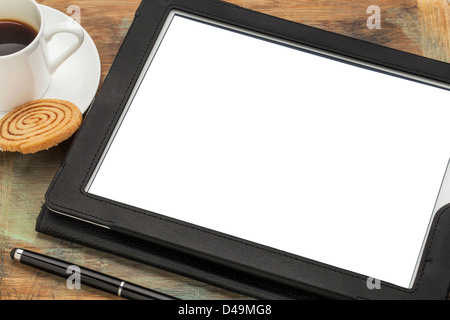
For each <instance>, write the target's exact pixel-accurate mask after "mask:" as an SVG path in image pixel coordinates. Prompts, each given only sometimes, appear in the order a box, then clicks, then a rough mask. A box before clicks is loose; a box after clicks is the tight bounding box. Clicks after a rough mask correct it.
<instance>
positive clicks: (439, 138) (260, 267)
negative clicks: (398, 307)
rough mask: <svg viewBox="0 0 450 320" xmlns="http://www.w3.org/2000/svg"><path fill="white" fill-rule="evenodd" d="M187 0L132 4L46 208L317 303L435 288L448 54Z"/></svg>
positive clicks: (445, 199)
mask: <svg viewBox="0 0 450 320" xmlns="http://www.w3.org/2000/svg"><path fill="white" fill-rule="evenodd" d="M195 3H196V4H194V1H192V2H190V1H188V2H184V1H180V2H177V1H175V2H173V3H171V4H167V3H165V2H164V1H150V2H149V4H146V5H148V8H150V5H151V6H152V7H153V10H150V9H148V8H147V9H146V8H145V6H143V8H142V10H143V12H144V11H145V10H148V12H150V11H152V12H151V13H149V15H153V16H152V19H153V21H152V23H150V25H151V26H150V27H149V26H146V29H145V31H146V32H143V28H144V26H138V23H137V22H136V21H135V23H134V24H133V26H132V28H131V30H130V33H129V35H128V36H127V39H126V40H125V42H124V45H123V46H122V48H121V51H120V52H119V54H118V57H117V59H116V61H115V63H114V65H113V67H112V69H111V71H112V73H113V75H112V76H108V78H107V81H106V82H105V85H104V88H103V89H102V93H101V95H100V97H99V100H98V101H97V102H96V103H95V104H94V106H93V108H92V110H91V112H90V114H89V115H88V117H87V118H86V120H85V123H84V124H83V127H82V130H81V131H80V133H79V135H78V136H77V139H76V141H75V143H74V146H73V147H72V149H71V152H70V154H69V156H68V157H67V159H66V161H65V163H64V165H63V166H62V167H61V170H60V172H59V173H58V175H57V177H55V180H54V183H53V184H52V187H51V188H50V190H49V192H48V194H47V201H46V203H47V206H48V208H49V209H50V210H52V211H53V212H56V213H61V214H63V215H67V216H70V217H73V218H75V219H80V220H82V221H84V222H86V223H93V224H96V225H100V226H102V227H104V228H108V229H111V230H114V231H117V232H120V233H124V234H127V235H131V236H133V237H137V238H141V239H145V240H147V241H150V242H155V243H159V244H162V245H164V246H167V247H168V248H174V249H176V250H180V251H182V252H186V253H188V254H192V255H193V256H196V257H200V258H202V259H206V260H208V261H214V262H216V263H219V264H223V265H227V266H229V267H231V268H236V269H237V270H240V271H242V272H248V273H251V274H255V275H258V276H261V277H262V278H267V279H270V280H271V281H278V282H280V283H284V284H288V285H291V286H294V287H298V288H301V289H305V288H307V289H308V290H311V291H312V292H314V293H316V294H320V295H324V296H332V297H353V298H355V297H358V298H376V297H393V298H406V297H415V296H418V297H427V295H429V296H430V297H435V296H434V295H435V294H434V293H431V292H429V291H430V290H431V289H427V290H426V292H425V293H422V291H420V290H418V288H417V286H418V285H419V284H420V283H421V282H422V283H423V282H424V281H423V278H424V261H425V260H427V257H426V256H427V254H428V251H429V247H428V246H429V245H430V239H431V238H432V237H433V236H434V232H436V231H435V230H436V224H438V221H439V220H440V217H441V216H442V215H443V213H444V212H445V210H443V209H442V208H443V207H445V206H446V205H447V204H448V203H450V190H449V188H450V176H449V177H447V175H446V172H447V166H448V162H449V159H450V148H448V143H447V141H448V139H449V138H450V134H449V133H448V129H447V128H446V123H447V120H446V119H448V118H450V108H449V105H448V101H449V98H450V84H449V83H450V80H449V74H448V73H447V74H446V73H445V72H446V71H448V70H449V66H448V64H444V63H440V62H437V61H431V60H428V59H425V58H421V57H417V56H413V55H409V54H406V53H401V52H397V51H395V50H391V49H387V48H380V47H379V46H375V45H370V44H368V43H364V42H360V41H358V40H354V39H347V38H341V37H339V36H337V35H331V34H328V33H325V32H324V33H322V32H319V33H318V35H321V36H322V37H321V38H319V39H321V40H320V41H319V42H318V43H313V42H312V41H311V40H308V39H306V38H308V36H309V37H313V36H315V34H310V35H308V32H306V31H309V32H311V30H310V29H309V28H306V29H303V28H305V27H304V26H302V27H301V28H302V29H299V30H298V31H299V33H298V34H297V35H296V36H298V37H300V40H299V39H296V38H294V37H292V36H291V35H290V34H289V33H286V32H285V31H284V30H285V28H286V27H289V26H296V27H297V24H293V23H288V22H287V21H282V20H280V19H275V18H273V17H269V16H265V15H261V14H257V13H253V12H250V11H248V10H244V9H241V8H237V7H234V6H229V5H225V4H221V3H218V2H211V1H199V2H195ZM224 5H225V7H224V8H226V10H221V9H223V7H222V6H224ZM215 10H216V11H215ZM219 12H220V14H219ZM157 18H158V19H157ZM156 22H157V23H156ZM138 28H139V29H140V36H137V35H138V34H139V31H137V30H138ZM282 31H283V32H284V33H283V32H282ZM314 32H316V31H313V33H314ZM150 34H151V37H150V36H149V35H150ZM302 37H304V38H303V39H302ZM328 37H330V38H328ZM341 39H343V43H342V44H341V45H343V46H344V47H345V46H346V45H353V47H348V48H346V49H348V52H345V51H344V50H342V49H341V48H339V45H338V46H337V47H335V48H333V45H335V41H338V40H341ZM315 41H318V40H317V39H315ZM347 41H349V42H348V43H347ZM142 42H144V43H145V45H143V44H142ZM327 46H329V47H327ZM366 46H367V47H366ZM372 46H373V47H372ZM133 49H134V50H133ZM368 49H373V50H369V51H367V50H368ZM361 51H365V53H366V54H368V56H367V57H366V56H364V55H363V54H362V53H361ZM380 59H381V60H380ZM395 60H399V61H400V62H401V63H400V64H396V63H393V61H394V62H395ZM412 64H415V66H414V69H412V68H411V65H412ZM442 68H444V69H442ZM442 71H444V72H442ZM120 73H122V78H121V77H118V75H119V74H120ZM108 80H109V81H108ZM115 90H117V92H114V91H115ZM446 227H447V228H448V227H449V226H448V225H447V226H446ZM435 245H436V244H435ZM442 254H443V255H446V256H447V257H444V258H446V259H447V260H446V261H448V252H447V253H446V252H445V251H444V252H442ZM428 259H429V257H428ZM442 264H443V263H442ZM447 266H448V265H447ZM441 267H443V268H444V269H445V265H441ZM433 276H434V277H435V278H436V279H441V280H442V279H444V282H445V281H446V282H445V283H444V284H442V288H444V290H443V291H442V288H435V289H436V290H437V291H438V290H439V292H440V293H439V294H440V295H441V296H444V295H445V294H443V293H442V292H446V291H445V288H446V289H448V284H449V278H445V277H447V276H448V273H447V274H436V275H433ZM425 278H427V277H426V276H425ZM374 283H377V284H379V286H380V287H382V288H383V289H382V290H377V289H376V288H375V290H374V286H373V284H374ZM445 285H447V286H445ZM422 286H423V285H422ZM431 287H433V286H432V285H430V288H431ZM436 294H437V293H436Z"/></svg>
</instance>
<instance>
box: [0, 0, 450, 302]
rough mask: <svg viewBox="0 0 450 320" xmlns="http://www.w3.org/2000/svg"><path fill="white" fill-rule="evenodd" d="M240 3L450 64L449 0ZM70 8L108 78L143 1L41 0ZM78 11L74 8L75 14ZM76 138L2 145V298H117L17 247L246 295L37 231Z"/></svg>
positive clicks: (182, 292)
mask: <svg viewBox="0 0 450 320" xmlns="http://www.w3.org/2000/svg"><path fill="white" fill-rule="evenodd" d="M229 1H230V2H233V3H235V4H238V5H240V6H243V7H246V8H249V9H253V10H256V11H261V12H264V13H268V14H271V15H275V16H278V17H281V18H284V19H288V20H293V21H296V22H301V23H304V24H307V25H311V26H314V27H318V28H321V29H325V30H329V31H333V32H336V33H340V34H344V35H348V36H351V37H354V38H359V39H363V40H367V41H370V42H374V43H377V44H381V45H385V46H388V47H392V48H396V49H399V50H403V51H407V52H411V53H414V54H418V55H423V56H426V57H429V58H433V59H437V60H441V61H445V62H449V63H450V1H448V0H417V1H413V0H398V1H390V0H377V1H373V0H371V1H366V0H362V1H353V0H327V1H325V0H229ZM38 2H39V3H42V4H44V5H47V6H51V7H53V8H55V9H58V10H60V11H62V12H64V13H67V12H68V11H67V8H68V7H69V6H71V5H75V6H78V7H79V8H80V9H81V24H82V26H83V27H84V28H85V29H86V30H87V32H88V33H89V34H90V35H91V37H92V38H93V40H94V42H95V43H96V45H97V48H98V51H99V53H100V58H101V62H102V80H101V81H102V82H103V79H104V77H105V75H106V73H107V72H108V69H109V67H110V65H111V63H112V61H113V59H114V57H115V55H116V53H117V51H118V49H119V47H120V45H121V43H122V40H123V39H124V37H125V35H126V33H127V31H128V28H129V26H130V25H131V23H132V21H133V16H134V12H135V10H136V9H137V7H138V5H139V2H140V1H139V0H70V1H67V0H38ZM370 5H377V6H379V7H380V9H381V29H369V28H368V27H367V24H366V22H367V19H368V18H369V16H370V14H368V13H367V12H366V11H367V8H368V7H369V6H370ZM72 14H73V12H72V11H69V15H72ZM70 142H71V141H70V140H69V141H67V142H65V143H62V144H61V145H59V146H58V147H55V148H52V149H50V150H49V151H45V152H40V153H37V154H33V155H25V156H24V155H20V154H16V153H4V152H3V153H2V152H0V299H119V298H116V297H114V296H112V295H109V294H105V293H102V292H100V291H97V290H94V289H90V288H87V287H83V289H82V292H80V291H78V290H68V289H67V288H66V284H65V281H63V280H62V279H60V278H57V277H55V276H52V275H48V274H45V273H43V272H40V271H36V270H34V269H31V268H29V267H26V266H23V265H19V264H17V263H14V262H13V261H12V260H11V259H10V257H9V251H10V250H11V248H13V247H24V248H28V249H30V250H35V251H38V252H41V253H44V254H49V255H51V256H54V257H57V258H60V259H64V260H68V261H71V262H73V263H76V264H80V265H84V266H90V267H91V268H93V269H95V270H98V271H100V272H105V273H107V274H110V275H113V276H116V277H119V278H124V279H126V280H129V281H132V282H135V283H138V284H141V285H144V286H147V287H151V288H154V289H156V290H160V291H162V292H165V293H167V294H171V295H174V296H177V297H179V298H183V299H248V297H245V296H242V295H239V294H235V293H232V292H228V291H226V290H222V289H220V288H216V287H213V286H210V285H207V284H204V283H201V282H198V281H194V280H191V279H187V278H185V277H182V276H178V275H175V274H171V273H169V272H166V271H162V270H159V269H156V268H153V267H150V266H146V265H143V264H139V263H135V262H133V261H129V260H126V259H122V258H119V257H116V256H113V255H110V254H105V253H103V252H99V251H96V250H93V249H89V248H86V247H82V246H79V245H76V244H73V243H70V242H66V241H62V240H59V239H55V238H52V237H48V236H45V235H41V234H38V233H36V232H35V230H34V226H35V219H36V217H37V214H38V212H39V209H40V207H41V205H42V202H43V199H44V194H45V192H46V190H47V187H48V186H49V184H50V182H51V180H52V178H53V175H54V174H55V172H56V170H57V168H58V166H59V164H60V163H61V161H62V160H63V157H64V155H65V153H66V152H67V150H68V147H69V146H70Z"/></svg>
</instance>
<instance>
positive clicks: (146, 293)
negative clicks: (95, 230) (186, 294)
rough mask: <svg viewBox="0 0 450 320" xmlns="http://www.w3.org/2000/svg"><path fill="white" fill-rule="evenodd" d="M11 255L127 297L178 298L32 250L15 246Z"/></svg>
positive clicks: (37, 267) (32, 264)
mask: <svg viewBox="0 0 450 320" xmlns="http://www.w3.org/2000/svg"><path fill="white" fill-rule="evenodd" d="M10 255H11V258H12V259H14V260H15V261H18V262H20V263H23V264H26V265H28V266H31V267H34V268H36V269H39V270H43V271H46V272H49V273H52V274H55V275H57V276H60V277H63V278H66V279H69V277H72V276H73V279H74V280H75V281H76V279H77V278H76V277H77V276H79V280H80V282H79V283H80V285H86V286H89V287H93V288H96V289H99V290H101V291H105V292H108V293H111V294H114V295H117V296H119V297H122V298H125V299H129V300H178V299H177V298H174V297H171V296H168V295H166V294H163V293H160V292H156V291H154V290H150V289H147V288H144V287H141V286H139V285H136V284H133V283H130V282H126V281H123V280H121V279H118V278H114V277H111V276H108V275H106V274H103V273H100V272H97V271H93V270H90V269H87V268H84V267H80V266H77V265H74V264H71V263H68V262H65V261H62V260H58V259H54V258H51V257H48V256H45V255H42V254H39V253H35V252H32V251H28V250H23V249H18V248H15V249H13V250H11V253H10ZM74 272H75V273H77V272H78V273H79V274H78V275H77V274H74Z"/></svg>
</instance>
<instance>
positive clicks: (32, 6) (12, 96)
mask: <svg viewBox="0 0 450 320" xmlns="http://www.w3.org/2000/svg"><path fill="white" fill-rule="evenodd" d="M0 20H13V21H20V22H23V23H26V24H28V25H30V26H32V27H33V28H35V29H36V31H38V34H37V36H36V38H35V39H34V40H33V42H31V43H30V44H29V45H28V46H27V47H25V48H24V49H22V50H20V51H18V52H16V53H12V54H9V55H4V56H0V112H9V111H11V110H13V109H14V108H15V107H17V106H20V105H22V104H24V103H27V102H29V101H33V100H36V99H39V98H41V97H42V96H43V95H44V94H45V92H46V91H47V89H48V87H49V84H50V80H51V75H52V74H53V73H54V72H55V71H56V70H57V69H58V68H59V66H60V65H61V64H62V63H63V62H64V61H66V60H67V59H68V58H69V57H70V56H71V55H72V54H73V53H75V52H76V51H77V50H78V49H79V48H80V46H81V44H82V43H83V40H84V31H83V29H82V28H81V27H80V26H79V25H78V24H76V23H75V22H73V23H61V24H56V25H46V24H45V21H44V15H43V14H42V10H41V7H40V6H39V4H38V3H36V2H35V1H34V0H0ZM58 33H71V34H73V35H75V37H74V43H73V45H72V46H70V47H68V48H67V49H66V51H64V52H63V53H62V54H60V55H59V56H58V57H57V58H53V59H50V57H51V56H50V55H49V50H48V46H47V43H48V42H49V41H50V40H51V39H52V37H53V36H54V35H56V34H58Z"/></svg>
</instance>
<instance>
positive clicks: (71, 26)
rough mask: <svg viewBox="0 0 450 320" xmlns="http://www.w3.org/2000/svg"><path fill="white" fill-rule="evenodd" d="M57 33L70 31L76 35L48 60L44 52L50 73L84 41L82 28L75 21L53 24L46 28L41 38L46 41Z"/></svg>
mask: <svg viewBox="0 0 450 320" xmlns="http://www.w3.org/2000/svg"><path fill="white" fill-rule="evenodd" d="M58 33H71V34H73V35H75V36H76V41H75V42H74V43H73V44H72V45H71V46H70V47H69V48H67V49H66V50H65V51H64V52H63V53H62V54H60V55H59V56H58V57H57V58H54V59H52V60H50V58H49V57H48V53H47V52H46V53H45V54H44V58H45V60H46V63H47V68H48V70H49V72H50V74H53V73H54V72H55V71H56V70H57V69H58V68H59V67H60V66H61V64H62V63H63V62H64V61H66V60H67V59H68V58H69V57H70V56H71V55H72V54H74V53H75V52H76V51H77V50H78V49H79V48H80V47H81V45H82V44H83V41H84V30H83V29H82V28H81V27H80V26H79V25H78V24H77V23H76V22H75V21H71V22H68V23H60V24H55V25H53V26H51V27H48V28H46V29H45V31H44V35H43V38H44V40H45V41H46V42H47V43H48V42H50V40H51V39H52V38H53V36H55V35H56V34H58Z"/></svg>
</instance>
